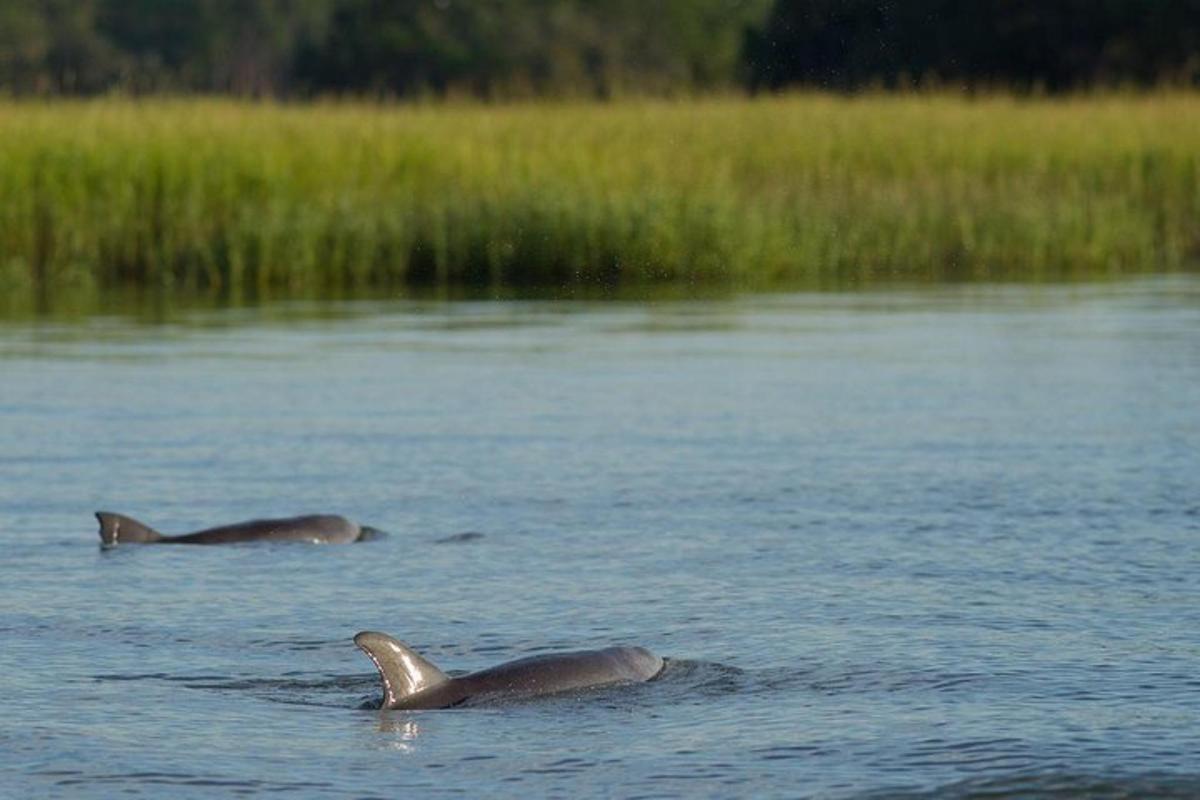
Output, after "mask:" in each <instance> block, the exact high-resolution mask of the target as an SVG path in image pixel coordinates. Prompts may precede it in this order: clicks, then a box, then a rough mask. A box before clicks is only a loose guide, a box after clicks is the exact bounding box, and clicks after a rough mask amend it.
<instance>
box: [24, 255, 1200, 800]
mask: <svg viewBox="0 0 1200 800" xmlns="http://www.w3.org/2000/svg"><path fill="white" fill-rule="evenodd" d="M110 311H111V313H106V314H103V315H100V316H87V317H83V318H70V317H54V316H53V315H51V316H48V317H37V318H33V317H29V316H26V317H19V316H18V317H12V316H10V317H9V318H8V319H6V320H4V321H2V322H0V444H2V446H0V529H2V531H0V532H2V535H3V537H4V544H5V550H4V557H3V559H0V676H3V677H0V682H2V684H0V688H2V689H3V693H4V697H5V714H4V715H3V716H0V770H3V772H4V774H5V781H6V785H5V789H6V791H8V792H10V793H12V794H13V795H14V796H46V795H63V794H69V795H70V796H72V797H84V798H91V797H97V798H101V797H110V796H113V795H114V794H119V793H125V792H128V793H131V794H135V793H139V792H140V793H144V794H154V793H156V792H157V793H161V792H163V791H169V792H170V793H171V795H172V796H173V797H175V796H181V797H186V796H205V795H208V794H211V793H212V792H213V790H214V789H213V787H217V790H218V791H223V792H227V793H230V794H235V793H236V794H238V795H244V796H245V795H248V796H256V795H263V796H267V795H269V796H278V795H280V794H282V795H287V796H297V797H317V798H319V797H341V796H361V797H381V796H395V795H398V794H413V795H416V796H422V797H424V796H444V795H459V796H461V795H466V796H488V797H506V796H509V797H529V796H571V797H575V796H623V797H624V796H659V797H695V796H720V797H725V796H796V795H811V796H816V797H836V798H851V797H892V796H911V797H954V798H966V797H985V796H986V797H1030V796H1037V797H1040V796H1047V797H1055V798H1058V797H1062V798H1066V797H1083V796H1087V797H1092V796H1099V797H1114V798H1115V797H1124V796H1130V797H1133V796H1148V795H1156V796H1166V797H1183V796H1192V795H1195V794H1196V793H1197V790H1198V788H1200V774H1198V773H1197V770H1196V766H1195V763H1194V756H1195V753H1197V752H1200V703H1197V702H1196V701H1195V700H1194V698H1195V697H1197V696H1198V695H1197V690H1198V689H1200V682H1198V679H1197V677H1196V674H1195V662H1196V653H1197V652H1200V617H1198V616H1197V609H1200V584H1198V583H1197V581H1196V580H1195V576H1196V575H1197V574H1200V536H1198V534H1200V501H1198V500H1197V498H1200V418H1198V417H1197V414H1196V408H1197V407H1200V280H1197V279H1195V278H1189V277H1186V276H1177V277H1168V278H1159V279H1147V280H1139V281H1133V282H1128V283H1112V284H1104V285H1060V286H1033V287H1029V286H1016V285H1010V286H979V285H974V286H972V285H966V286H956V287H936V288H931V289H921V288H918V287H909V288H907V289H903V290H893V291H887V292H851V293H834V292H826V293H819V294H806V293H800V294H787V295H770V296H748V297H745V296H739V297H732V298H727V299H722V300H704V299H696V298H691V299H685V300H676V301H670V302H668V301H665V300H656V301H653V302H651V301H649V300H647V299H645V298H643V299H640V300H620V301H616V302H608V303H600V302H593V301H591V300H575V301H572V302H554V301H550V300H546V299H537V298H526V299H523V300H517V301H507V302H491V301H486V300H479V299H476V300H471V301H464V302H457V303H441V302H437V301H436V300H433V299H428V298H408V299H394V298H392V299H388V298H373V299H372V298H367V299H358V300H355V301H352V302H350V301H343V302H307V301H294V302H290V303H285V304H278V305H277V304H268V305H265V306H261V307H259V306H248V307H243V308H233V309H230V308H223V307H219V306H216V305H214V306H212V307H202V306H191V305H187V306H178V307H172V308H169V309H168V310H166V311H165V312H163V313H162V314H161V315H160V316H159V317H158V318H157V319H155V318H154V317H153V315H151V316H142V315H141V312H136V311H129V310H117V308H116V307H114V308H113V309H111V310H110ZM101 507H110V508H117V509H119V510H121V511H123V512H125V513H129V514H132V515H134V516H138V517H144V518H146V519H153V520H154V521H155V522H156V524H159V525H161V526H162V527H163V528H164V529H168V530H195V529H200V528H204V527H207V526H211V525H215V524H223V523H228V522H233V521H236V520H240V519H248V518H253V517H269V516H287V515H292V514H298V513H306V512H331V513H341V514H345V515H347V516H350V517H352V518H355V519H362V520H368V521H370V522H371V523H372V524H375V525H378V526H380V528H382V529H385V530H387V531H388V532H389V535H388V536H387V537H385V538H381V539H379V540H378V541H375V542H372V543H371V544H370V545H363V546H355V547H345V548H310V547H286V546H280V547H275V546H270V545H267V546H258V547H228V548H166V547H161V548H160V547H128V548H117V549H116V550H114V551H111V552H101V551H100V549H99V548H98V547H97V543H98V542H97V539H96V533H95V523H94V520H93V518H92V517H91V513H92V512H93V511H94V510H96V509H97V508H101ZM363 629H378V630H386V631H389V632H391V633H394V634H395V635H397V636H400V637H401V638H403V639H404V640H405V641H407V642H409V643H410V644H411V645H412V646H413V647H415V648H416V649H418V650H419V651H420V652H422V653H423V654H424V655H426V656H427V657H428V658H429V659H431V660H432V661H433V662H434V663H445V664H454V665H455V666H461V667H462V668H464V669H478V668H482V667H487V666H491V665H494V664H497V663H501V662H504V661H507V660H511V659H515V658H520V657H523V656H527V655H533V654H537V653H545V652H551V651H555V650H572V649H585V648H593V647H604V646H609V645H614V644H639V645H643V646H646V647H648V648H650V649H651V650H653V651H654V652H657V653H659V654H661V655H663V656H665V657H666V658H667V659H668V665H667V668H666V670H665V671H664V673H663V674H662V676H661V677H660V678H659V679H657V680H655V681H652V682H649V683H646V684H638V685H635V686H622V687H608V688H605V689H602V690H596V691H592V692H581V693H576V694H567V695H562V696H556V697H551V698H545V699H543V700H539V701H538V702H533V703H504V704H498V705H480V706H476V707H470V708H460V709H454V710H450V711H446V712H440V711H430V712H413V713H404V712H379V711H378V710H376V709H375V708H374V706H377V705H378V701H379V685H378V678H377V675H376V672H375V670H374V668H373V666H372V665H371V664H370V662H369V661H368V660H367V659H365V658H364V657H363V656H362V654H361V653H360V652H359V651H358V650H357V649H356V648H355V647H354V646H353V644H352V641H351V639H352V637H353V635H354V634H355V633H356V632H357V631H359V630H363ZM396 751H401V752H402V753H403V757H399V756H398V754H397V752H396ZM164 787H169V789H164Z"/></svg>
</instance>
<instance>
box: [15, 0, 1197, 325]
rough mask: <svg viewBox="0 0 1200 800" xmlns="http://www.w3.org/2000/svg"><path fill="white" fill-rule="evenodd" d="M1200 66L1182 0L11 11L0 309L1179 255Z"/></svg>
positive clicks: (1026, 273)
mask: <svg viewBox="0 0 1200 800" xmlns="http://www.w3.org/2000/svg"><path fill="white" fill-rule="evenodd" d="M967 8H969V12H967V11H964V9H967ZM1198 74H1200V0H1160V2H1156V3H1154V4H1150V5H1149V6H1148V5H1147V4H1145V3H1143V2H1141V0H1106V2H1104V3H1099V4H1098V3H1095V2H1093V1H1092V0H1087V1H1086V2H1085V0H1040V1H1038V2H1035V0H980V1H979V2H978V3H971V4H963V3H959V2H954V0H907V2H905V3H880V2H877V0H471V2H466V1H465V0H0V93H3V94H7V95H8V97H7V99H0V295H3V297H5V298H7V299H8V300H9V301H11V302H17V303H21V302H25V301H24V300H21V299H20V298H40V299H41V300H43V301H44V300H45V299H46V298H50V297H55V296H63V295H64V294H65V293H67V292H72V293H75V294H83V295H88V294H89V293H90V294H96V293H99V292H104V291H108V290H110V289H112V288H114V287H123V286H124V287H128V286H136V287H149V288H152V289H155V290H158V289H161V290H167V291H173V292H174V291H185V292H192V293H195V292H217V293H220V294H222V295H225V296H228V297H235V296H248V295H253V296H264V295H269V294H271V293H296V292H308V293H313V294H320V293H324V294H328V293H329V292H337V291H360V290H363V289H368V288H370V289H378V288H393V287H398V286H440V287H449V286H456V287H462V286H467V287H480V288H487V289H498V288H500V287H505V288H512V287H557V288H559V289H564V288H565V289H571V290H579V291H593V290H608V289H611V288H613V287H616V286H631V285H643V286H644V285H647V284H659V285H674V286H699V285H704V286H734V287H746V288H749V287H762V286H776V285H782V284H791V285H795V284H804V285H808V286H845V285H848V284H852V283H863V282H872V281H880V280H897V279H899V280H943V279H970V278H980V277H982V278H989V279H1002V278H1023V279H1062V278H1069V277H1074V276H1088V277H1096V276H1100V275H1116V274H1125V273H1129V272H1137V271H1163V270H1175V269H1184V268H1189V267H1191V266H1194V265H1195V264H1196V261H1197V257H1198V256H1200V225H1198V223H1197V219H1200V214H1198V212H1200V181H1198V180H1197V179H1198V177H1200V172H1198V169H1200V168H1198V163H1200V138H1198V137H1197V135H1196V131H1198V130H1200V96H1198V95H1197V94H1195V93H1194V89H1192V88H1188V87H1191V86H1194V84H1195V83H1196V78H1197V75H1198ZM797 85H799V86H802V87H809V88H807V89H804V90H803V91H802V92H801V93H792V94H783V95H778V96H764V95H752V94H746V93H745V92H746V91H747V89H751V90H753V89H755V88H758V89H767V88H770V89H781V88H787V87H795V86H797ZM1165 85H1170V86H1173V87H1174V88H1164V87H1165ZM1133 86H1141V87H1145V86H1157V88H1152V89H1150V90H1149V92H1148V93H1141V94H1139V93H1134V91H1133V90H1132V89H1131V88H1130V87H1133ZM812 87H816V88H820V89H826V90H827V89H829V88H837V89H847V90H850V89H853V90H859V91H861V93H860V94H857V95H829V94H819V93H813V88H812ZM864 87H867V89H866V91H862V90H863V88H864ZM884 88H890V89H900V90H901V91H900V92H899V93H896V94H884V93H882V89H884ZM1043 89H1044V90H1045V91H1046V92H1049V93H1050V95H1045V94H1043V92H1042V90H1043ZM1060 90H1072V93H1069V94H1065V95H1062V94H1056V92H1059V91H1060ZM791 91H793V92H795V89H794V88H793V89H792V90H791ZM1014 91H1015V92H1017V94H1012V92H1014ZM76 95H86V96H91V97H92V99H72V97H73V96H76ZM217 95H231V96H232V97H231V98H230V99H217V97H216V96H217ZM1047 96H1052V97H1054V98H1055V99H1047ZM0 97H2V95H0ZM186 97H190V98H191V99H185V98H186ZM172 98H173V99H172ZM339 98H340V99H339ZM13 298H16V299H15V300H14V299H13Z"/></svg>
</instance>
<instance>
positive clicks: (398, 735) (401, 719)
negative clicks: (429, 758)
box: [377, 711, 421, 753]
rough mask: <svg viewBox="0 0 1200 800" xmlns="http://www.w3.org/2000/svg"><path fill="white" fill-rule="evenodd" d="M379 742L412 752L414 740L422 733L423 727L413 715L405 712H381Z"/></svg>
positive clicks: (385, 745) (390, 747)
mask: <svg viewBox="0 0 1200 800" xmlns="http://www.w3.org/2000/svg"><path fill="white" fill-rule="evenodd" d="M379 733H381V734H383V735H382V736H380V737H379V738H378V740H377V741H378V742H379V743H380V744H382V745H383V746H384V747H386V748H388V749H389V750H394V751H396V752H399V753H411V752H412V751H413V742H415V741H416V740H417V737H418V736H419V735H420V734H421V727H420V725H418V724H417V721H416V720H414V719H412V718H411V715H409V714H404V712H388V711H384V712H380V714H379Z"/></svg>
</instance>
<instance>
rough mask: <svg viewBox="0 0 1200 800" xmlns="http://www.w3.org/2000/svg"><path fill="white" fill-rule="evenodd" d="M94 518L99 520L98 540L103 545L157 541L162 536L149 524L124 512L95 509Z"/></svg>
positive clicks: (113, 545) (111, 545) (112, 545)
mask: <svg viewBox="0 0 1200 800" xmlns="http://www.w3.org/2000/svg"><path fill="white" fill-rule="evenodd" d="M96 519H97V520H99V522H100V542H101V543H102V544H103V545H104V546H105V547H116V546H117V545H119V544H121V543H122V542H158V541H161V540H162V539H163V538H164V537H163V535H162V534H161V533H159V532H158V531H156V530H154V529H153V528H151V527H150V526H149V525H143V524H142V523H140V522H138V521H137V520H136V519H134V518H133V517H127V516H125V515H124V514H114V513H113V512H111V511H97V512H96Z"/></svg>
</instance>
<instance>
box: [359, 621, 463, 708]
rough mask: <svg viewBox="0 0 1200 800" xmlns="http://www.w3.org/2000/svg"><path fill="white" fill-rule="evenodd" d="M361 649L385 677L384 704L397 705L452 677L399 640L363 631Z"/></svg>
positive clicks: (385, 705)
mask: <svg viewBox="0 0 1200 800" xmlns="http://www.w3.org/2000/svg"><path fill="white" fill-rule="evenodd" d="M354 643H355V644H356V645H358V649H360V650H362V651H363V652H364V653H366V654H367V657H368V658H370V659H371V660H372V661H374V662H375V668H376V669H378V670H379V677H381V678H382V679H383V694H384V697H383V707H384V708H396V707H397V706H399V705H402V704H403V702H404V699H405V698H406V697H409V696H411V695H414V694H417V693H418V692H424V691H425V690H427V689H432V688H433V687H435V686H438V685H440V684H443V683H445V682H446V681H448V680H450V677H449V676H448V675H446V673H444V672H442V671H441V670H440V669H438V668H437V667H435V666H434V665H433V664H430V663H429V662H428V661H426V660H425V659H424V658H422V657H421V656H420V654H419V653H417V651H416V650H413V649H412V648H411V647H409V646H408V645H406V644H405V643H404V642H402V641H400V640H399V639H394V638H392V637H391V636H388V635H387V634H386V633H378V632H376V631H363V632H362V633H360V634H358V635H357V636H355V637H354Z"/></svg>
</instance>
